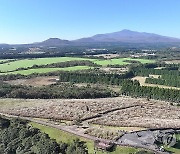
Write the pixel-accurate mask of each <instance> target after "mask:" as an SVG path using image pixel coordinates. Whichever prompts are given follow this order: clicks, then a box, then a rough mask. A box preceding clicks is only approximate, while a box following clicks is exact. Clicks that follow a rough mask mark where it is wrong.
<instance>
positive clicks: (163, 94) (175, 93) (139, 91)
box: [121, 80, 180, 103]
mask: <svg viewBox="0 0 180 154" xmlns="http://www.w3.org/2000/svg"><path fill="white" fill-rule="evenodd" d="M121 92H122V94H124V95H128V96H133V97H146V98H149V99H158V100H165V101H171V102H177V103H180V90H176V89H164V88H158V87H147V86H140V84H139V82H138V81H132V80H129V81H128V80H127V81H125V82H124V83H123V85H122V88H121Z"/></svg>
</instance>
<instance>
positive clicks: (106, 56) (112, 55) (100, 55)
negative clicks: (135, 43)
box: [94, 54, 120, 59]
mask: <svg viewBox="0 0 180 154" xmlns="http://www.w3.org/2000/svg"><path fill="white" fill-rule="evenodd" d="M119 56H120V55H119V54H99V55H94V57H104V58H106V59H111V58H116V57H119Z"/></svg>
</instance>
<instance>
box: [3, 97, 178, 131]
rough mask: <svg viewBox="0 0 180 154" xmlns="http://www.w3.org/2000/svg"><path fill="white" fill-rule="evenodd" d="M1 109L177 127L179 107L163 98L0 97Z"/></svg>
mask: <svg viewBox="0 0 180 154" xmlns="http://www.w3.org/2000/svg"><path fill="white" fill-rule="evenodd" d="M0 106H1V108H0V112H2V113H7V114H13V115H21V116H28V117H38V118H52V119H60V120H77V119H79V118H80V119H84V120H85V119H86V120H85V121H88V122H90V123H93V124H100V125H108V126H119V127H141V128H142V127H143V128H165V127H166V128H170V127H173V128H177V127H180V118H179V117H180V108H178V107H177V106H171V105H169V104H168V103H166V102H163V101H155V100H150V101H148V100H146V99H142V98H137V99H135V98H130V97H116V98H101V99H48V100H36V99H34V100H32V99H26V100H24V99H0Z"/></svg>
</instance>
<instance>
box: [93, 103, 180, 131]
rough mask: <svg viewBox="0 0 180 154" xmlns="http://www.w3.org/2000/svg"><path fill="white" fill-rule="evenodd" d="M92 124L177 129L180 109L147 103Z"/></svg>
mask: <svg viewBox="0 0 180 154" xmlns="http://www.w3.org/2000/svg"><path fill="white" fill-rule="evenodd" d="M91 122H92V123H95V124H96V123H97V124H106V125H111V126H126V127H127V126H129V127H137V126H138V127H146V128H179V127H180V108H179V107H177V106H174V107H173V106H169V105H167V104H165V103H160V102H159V103H152V104H149V103H147V104H146V105H143V106H141V107H139V106H138V107H134V108H128V109H126V110H120V111H115V112H113V113H109V114H107V115H105V116H103V117H100V118H97V119H93V120H92V121H91Z"/></svg>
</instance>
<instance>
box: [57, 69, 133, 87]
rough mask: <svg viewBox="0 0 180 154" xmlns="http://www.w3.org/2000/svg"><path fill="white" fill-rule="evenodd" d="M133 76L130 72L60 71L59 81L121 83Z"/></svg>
mask: <svg viewBox="0 0 180 154" xmlns="http://www.w3.org/2000/svg"><path fill="white" fill-rule="evenodd" d="M133 76H134V75H133V73H132V72H127V73H124V74H105V73H81V72H62V73H60V74H59V82H72V83H100V84H108V85H121V84H122V82H123V81H124V79H128V78H131V77H133Z"/></svg>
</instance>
